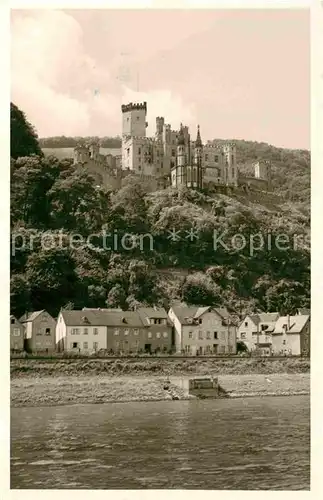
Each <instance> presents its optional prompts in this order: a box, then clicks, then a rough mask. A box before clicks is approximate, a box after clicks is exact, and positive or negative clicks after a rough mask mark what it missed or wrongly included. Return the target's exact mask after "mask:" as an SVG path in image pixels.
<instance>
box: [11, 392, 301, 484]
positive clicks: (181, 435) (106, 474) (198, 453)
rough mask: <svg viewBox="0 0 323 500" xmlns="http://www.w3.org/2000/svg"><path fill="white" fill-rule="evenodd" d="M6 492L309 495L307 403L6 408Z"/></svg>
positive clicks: (261, 401)
mask: <svg viewBox="0 0 323 500" xmlns="http://www.w3.org/2000/svg"><path fill="white" fill-rule="evenodd" d="M11 488H23V489H28V488H32V489H38V488H40V489H48V488H57V489H63V488H70V489H78V488H80V489H115V488H118V489H119V488H121V489H138V488H139V489H164V488H165V489H171V488H172V489H173V488H178V489H194V488H198V489H215V490H229V489H231V490H257V489H258V490H268V489H272V490H309V488H310V398H309V397H308V396H290V397H265V398H245V399H231V400H229V399H222V400H195V401H183V402H181V401H166V402H147V403H143V402H140V403H116V404H105V405H75V406H60V407H42V408H12V410H11Z"/></svg>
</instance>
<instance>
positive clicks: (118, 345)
mask: <svg viewBox="0 0 323 500" xmlns="http://www.w3.org/2000/svg"><path fill="white" fill-rule="evenodd" d="M114 345H115V348H116V351H119V348H120V342H119V340H116V341H115V343H114Z"/></svg>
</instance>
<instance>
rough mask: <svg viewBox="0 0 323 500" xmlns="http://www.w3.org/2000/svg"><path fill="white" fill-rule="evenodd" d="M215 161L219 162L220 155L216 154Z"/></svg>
mask: <svg viewBox="0 0 323 500" xmlns="http://www.w3.org/2000/svg"><path fill="white" fill-rule="evenodd" d="M214 161H215V163H218V161H219V157H218V155H215V157H214Z"/></svg>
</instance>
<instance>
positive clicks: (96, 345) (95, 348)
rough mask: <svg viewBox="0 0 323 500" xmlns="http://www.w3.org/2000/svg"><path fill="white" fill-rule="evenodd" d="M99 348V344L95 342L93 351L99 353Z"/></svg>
mask: <svg viewBox="0 0 323 500" xmlns="http://www.w3.org/2000/svg"><path fill="white" fill-rule="evenodd" d="M98 348H99V342H93V349H94V350H95V351H97V350H98Z"/></svg>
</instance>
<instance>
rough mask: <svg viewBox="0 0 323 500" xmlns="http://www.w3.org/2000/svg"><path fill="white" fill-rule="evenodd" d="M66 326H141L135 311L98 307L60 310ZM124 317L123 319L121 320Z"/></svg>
mask: <svg viewBox="0 0 323 500" xmlns="http://www.w3.org/2000/svg"><path fill="white" fill-rule="evenodd" d="M61 314H62V316H63V319H64V322H65V324H66V325H67V326H86V325H89V326H127V325H128V326H137V327H140V326H143V323H142V321H141V318H140V316H139V314H138V312H136V311H121V312H119V311H115V310H114V311H111V312H110V311H107V310H100V309H91V310H89V309H88V310H81V311H61ZM123 319H124V321H123Z"/></svg>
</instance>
